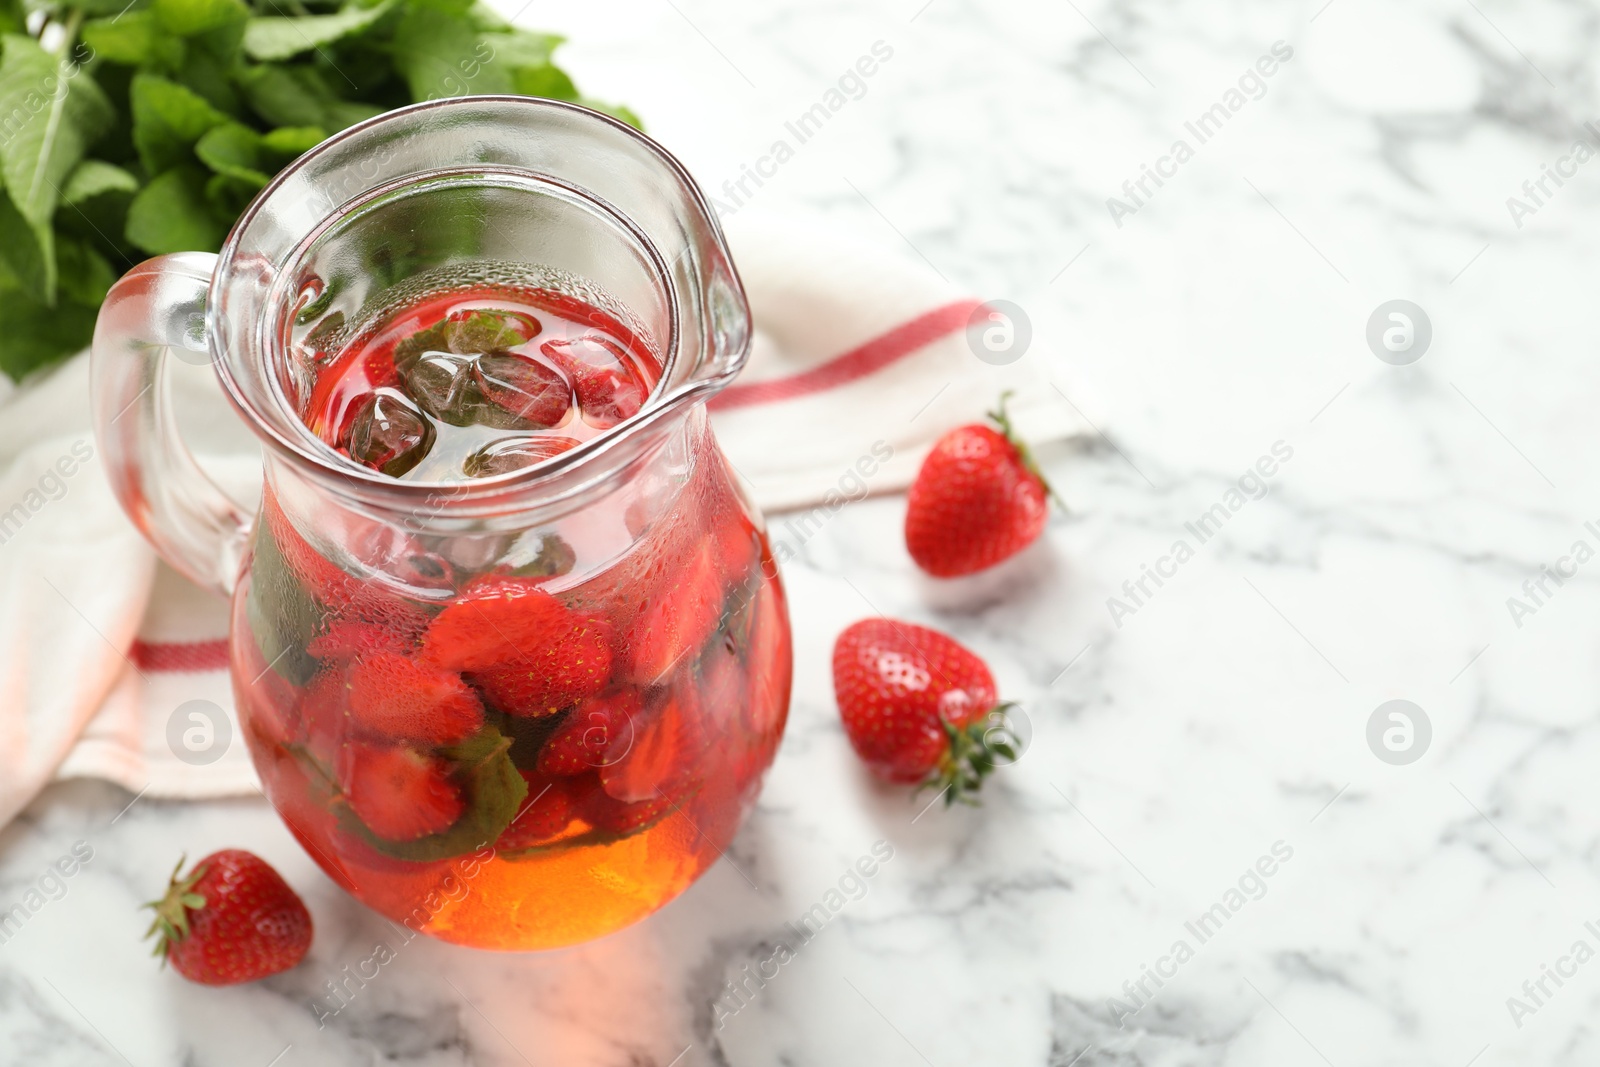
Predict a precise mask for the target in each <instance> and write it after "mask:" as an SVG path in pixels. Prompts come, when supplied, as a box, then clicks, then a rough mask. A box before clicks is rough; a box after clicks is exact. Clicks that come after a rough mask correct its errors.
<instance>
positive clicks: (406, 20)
mask: <svg viewBox="0 0 1600 1067" xmlns="http://www.w3.org/2000/svg"><path fill="white" fill-rule="evenodd" d="M492 36H495V35H486V34H480V33H478V31H477V30H475V29H474V28H473V26H472V24H471V23H470V22H469V21H467V19H466V18H465V17H463V16H458V15H452V14H447V13H446V12H444V11H441V10H439V9H437V8H434V7H428V6H416V7H413V8H411V9H410V10H409V11H407V12H406V13H405V16H404V17H403V18H402V19H401V20H400V24H399V25H398V26H396V27H395V31H394V40H393V41H392V42H391V43H390V48H391V50H392V51H391V54H392V55H393V57H394V65H395V69H396V70H398V71H399V72H400V74H401V75H402V76H404V77H405V79H406V84H407V85H409V86H410V87H411V98H412V99H413V100H437V99H440V98H442V97H449V96H466V95H467V94H469V93H470V94H473V95H484V94H487V93H506V92H510V91H511V78H510V73H509V72H508V71H507V69H506V67H505V65H504V64H497V63H494V62H493V59H494V55H495V51H494V47H493V42H492V41H491V40H489V39H487V38H490V37H492Z"/></svg>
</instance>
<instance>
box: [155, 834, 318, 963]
mask: <svg viewBox="0 0 1600 1067" xmlns="http://www.w3.org/2000/svg"><path fill="white" fill-rule="evenodd" d="M182 869H183V860H181V859H180V860H179V861H178V866H177V867H175V868H173V871H172V880H171V882H170V884H169V885H168V886H167V893H166V896H164V897H162V899H160V900H155V901H151V902H150V903H149V904H147V905H145V906H146V907H148V908H153V909H155V913H156V918H155V922H153V923H151V924H150V930H149V932H148V933H146V934H145V936H146V937H152V936H154V937H156V939H157V940H156V951H155V954H156V955H157V956H161V957H163V958H164V960H166V961H170V962H171V963H172V966H173V969H174V970H176V971H177V972H178V973H179V974H181V975H183V976H184V977H185V978H187V979H189V981H191V982H199V983H201V984H202V985H234V984H236V983H239V982H253V981H255V980H256V979H257V978H265V977H267V975H269V974H277V973H278V972H280V971H287V970H288V969H289V968H290V967H293V966H295V965H296V964H297V963H299V962H300V961H301V960H302V959H303V958H304V957H305V954H306V949H308V948H310V947H311V914H310V912H308V911H306V906H305V904H304V903H303V902H302V901H301V900H300V898H299V897H298V896H296V895H295V891H294V890H293V889H290V888H289V885H288V883H286V882H285V881H284V880H283V877H282V876H281V875H279V874H278V872H277V871H275V870H273V869H272V868H271V867H270V866H268V865H267V862H266V860H263V859H262V858H261V857H259V856H254V855H251V854H250V853H248V852H244V851H241V850H239V849H225V850H223V851H221V852H213V853H212V854H211V855H209V856H207V857H206V858H205V859H203V860H201V861H200V862H199V863H197V864H195V865H194V867H193V869H191V870H190V872H189V874H188V875H187V876H186V877H182V878H180V877H179V876H178V872H179V871H181V870H182Z"/></svg>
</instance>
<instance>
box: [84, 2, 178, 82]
mask: <svg viewBox="0 0 1600 1067" xmlns="http://www.w3.org/2000/svg"><path fill="white" fill-rule="evenodd" d="M83 43H84V44H86V45H88V46H89V47H90V48H92V49H94V54H95V56H96V57H97V58H99V59H103V60H109V61H110V62H112V63H122V64H125V65H127V66H130V67H137V66H147V65H148V66H156V67H161V68H162V69H164V70H167V69H172V68H174V67H177V66H178V64H179V63H181V62H182V60H183V42H182V41H179V40H177V39H175V38H174V37H173V36H172V34H170V33H168V32H167V31H166V30H165V29H163V28H162V27H161V25H160V24H159V23H157V22H156V16H155V12H153V11H130V12H128V13H127V14H125V15H123V16H122V17H120V18H108V19H95V20H94V21H92V22H86V23H84V25H83Z"/></svg>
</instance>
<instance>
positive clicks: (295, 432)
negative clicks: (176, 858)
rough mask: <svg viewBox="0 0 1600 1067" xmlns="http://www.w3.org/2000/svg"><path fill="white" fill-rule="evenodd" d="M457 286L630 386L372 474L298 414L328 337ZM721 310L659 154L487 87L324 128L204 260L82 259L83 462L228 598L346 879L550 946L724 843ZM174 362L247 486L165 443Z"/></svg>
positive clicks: (161, 542) (780, 678) (744, 519)
mask: <svg viewBox="0 0 1600 1067" xmlns="http://www.w3.org/2000/svg"><path fill="white" fill-rule="evenodd" d="M486 285H491V286H494V287H496V291H502V292H503V291H515V292H517V293H520V294H522V295H523V297H525V298H526V300H527V301H529V302H531V303H532V304H534V305H536V306H537V307H539V308H544V309H549V310H550V313H551V314H552V315H558V316H559V317H561V318H562V321H564V322H565V324H566V326H567V327H568V328H571V329H578V330H580V331H581V330H585V329H596V330H605V331H609V332H610V333H611V334H612V335H613V336H621V337H625V338H626V340H627V343H628V344H629V345H630V346H631V347H632V348H633V349H634V350H635V351H637V352H639V353H640V354H641V357H640V358H643V359H646V360H648V361H651V363H652V366H653V367H654V368H655V374H656V376H657V377H658V379H659V380H658V381H657V382H656V383H655V385H654V387H653V389H652V390H651V391H650V392H649V395H648V396H647V397H642V406H638V407H637V410H636V412H633V413H631V414H627V415H625V416H624V417H622V418H621V421H620V422H617V423H616V424H615V425H609V426H607V424H606V423H605V422H604V421H602V422H601V423H600V425H601V426H604V427H606V428H604V429H602V430H599V431H597V432H593V433H591V434H590V435H589V436H587V437H586V438H585V439H583V440H581V441H579V442H576V443H573V442H569V443H568V447H567V450H565V451H561V452H559V454H555V455H553V456H550V457H548V458H543V457H542V456H540V455H534V456H531V457H530V456H520V458H519V456H513V460H514V461H515V462H512V463H509V464H502V465H501V466H490V467H483V465H481V464H480V466H479V469H477V470H476V471H475V473H476V474H477V476H476V477H468V478H457V479H455V480H448V479H434V480H419V479H417V478H411V479H409V480H408V479H405V478H397V477H393V476H391V475H390V474H385V473H382V472H381V471H380V470H374V469H371V468H370V467H369V466H363V465H361V464H360V463H357V462H354V461H353V460H352V459H351V458H350V453H349V450H348V449H346V450H343V451H341V449H340V448H339V447H338V446H339V443H340V442H341V441H342V440H343V438H338V437H335V438H333V439H331V440H330V439H329V438H328V437H327V435H325V434H324V435H320V436H319V434H318V433H316V432H313V429H312V427H311V425H308V423H314V421H315V420H314V419H312V417H311V416H312V412H311V407H312V405H313V394H314V393H315V391H316V387H317V383H318V381H319V377H320V376H321V375H322V374H323V372H324V371H325V370H326V368H327V367H328V366H329V364H330V361H332V360H334V359H335V357H336V355H337V353H339V352H341V351H348V348H349V345H350V344H352V343H354V342H353V341H352V339H353V338H359V337H361V336H363V331H364V330H370V329H371V328H372V327H371V324H373V323H376V322H380V321H383V322H393V321H395V316H396V315H397V314H401V315H403V314H404V313H406V311H407V309H411V308H416V307H419V306H421V305H422V304H423V303H425V302H427V301H429V300H433V301H437V300H439V299H440V298H441V294H443V295H444V296H445V297H448V296H449V295H450V294H452V293H465V292H470V291H477V290H481V289H482V288H483V287H484V286H486ZM544 314H545V312H544V311H538V312H536V313H535V314H534V315H530V316H524V317H525V318H526V319H527V321H529V322H530V323H533V324H534V325H533V326H531V327H530V329H534V330H537V329H540V328H541V327H540V326H539V325H538V323H537V322H536V321H535V320H536V319H537V318H540V317H542V316H544ZM749 341H750V323H749V314H748V308H747V305H746V303H745V299H744V293H743V290H742V289H741V286H740V283H739V279H738V276H737V274H736V273H735V271H734V267H733V264H732V262H731V261H730V259H729V255H728V249H727V247H726V245H725V243H724V240H723V237H722V233H721V230H720V228H719V227H718V225H717V223H716V221H715V219H714V217H713V215H712V214H711V212H710V211H709V209H708V208H707V205H706V202H705V200H704V198H703V197H702V195H701V193H700V191H699V190H698V189H697V188H696V186H695V184H694V182H693V181H692V180H691V179H690V178H689V176H688V174H687V173H686V172H685V171H684V169H683V168H682V166H680V165H679V164H678V163H677V161H675V160H674V159H673V158H672V157H671V156H670V155H668V154H667V153H666V152H665V151H664V150H663V149H662V148H661V147H660V146H659V145H657V144H655V143H654V142H653V141H651V140H650V139H648V138H646V137H644V136H643V135H641V134H640V133H638V132H637V131H635V130H633V129H632V128H630V127H628V126H626V125H624V124H622V123H620V122H617V121H615V120H613V119H611V118H609V117H607V116H604V115H600V114H597V113H595V112H592V111H589V110H586V109H584V108H580V107H576V106H573V105H568V104H562V103H556V102H551V101H544V100H533V99H528V98H521V97H471V98H461V99H454V100H446V101H437V102H430V103H425V104H419V105H416V106H414V107H410V108H405V109H402V110H400V111H396V112H392V113H390V114H388V115H384V116H381V117H379V118H376V119H373V120H371V121H369V122H366V123H363V124H361V125H359V126H355V127H352V128H350V129H348V130H346V131H344V132H343V133H340V134H338V135H337V136H335V137H333V138H332V139H330V140H328V141H326V142H324V143H323V144H322V145H320V146H319V147H318V148H316V149H315V150H313V151H312V152H310V153H309V154H307V155H305V156H303V157H302V158H301V159H300V160H298V161H297V162H296V163H294V164H293V165H292V166H290V167H289V168H288V169H287V170H285V171H284V172H283V173H282V174H280V175H279V176H278V178H277V179H276V180H275V181H273V182H272V184H271V185H269V186H268V187H267V188H266V189H265V190H264V191H263V192H262V193H261V195H260V196H259V197H258V198H257V199H256V200H255V202H254V203H253V204H252V205H251V206H250V208H249V210H248V211H246V213H245V214H244V215H243V217H242V218H241V219H240V220H239V222H238V224H237V225H236V226H235V227H234V229H233V232H232V233H231V234H230V235H229V237H228V240H227V243H226V245H225V246H224V248H223V250H222V252H221V254H220V255H216V256H214V255H209V254H199V253H181V254H176V255H168V256H162V257H158V258H156V259H153V260H150V261H149V262H147V263H144V264H142V265H141V266H139V267H137V268H135V269H134V270H132V271H130V272H129V273H128V274H127V275H126V276H125V277H123V278H122V279H121V280H120V281H119V282H118V283H117V284H116V286H115V287H114V288H113V289H112V290H111V293H110V295H109V296H108V297H107V299H106V301H105V305H104V307H103V308H102V310H101V313H100V318H99V322H98V324H97V328H96V331H95V337H94V347H93V371H94V408H95V421H96V432H97V433H98V435H99V439H100V442H101V447H102V448H103V449H104V454H105V455H106V457H107V463H106V468H107V470H108V472H109V473H110V477H111V480H112V482H113V485H114V488H115V490H116V492H117V495H118V497H119V499H120V500H121V502H122V505H123V507H124V508H125V509H126V510H127V512H128V514H129V515H130V516H131V517H132V519H133V520H134V522H135V523H136V524H137V525H138V526H139V528H140V529H141V530H142V531H143V533H144V534H145V536H146V537H147V538H149V540H150V541H151V542H152V543H153V544H154V545H155V547H156V549H157V550H158V551H159V552H160V554H161V555H162V556H163V557H164V558H165V559H166V560H167V562H169V563H170V564H171V565H172V566H174V567H175V568H176V569H178V570H179V571H181V572H183V573H184V574H185V575H187V576H188V577H189V578H191V579H193V580H194V581H196V582H198V583H200V584H201V585H204V586H208V587H210V588H213V589H217V590H219V591H221V592H223V593H224V594H227V595H228V596H230V597H231V602H232V627H231V636H230V639H229V644H230V649H231V661H232V675H233V687H234V693H235V697H236V700H237V705H238V710H239V718H240V723H241V726H242V732H243V734H244V736H245V738H246V739H247V743H248V745H249V748H250V754H251V756H252V758H253V760H254V762H255V766H256V769H257V771H258V772H259V773H260V777H261V781H262V784H263V787H264V789H265V791H266V794H267V796H268V797H269V798H270V799H271V801H272V803H273V804H274V806H275V807H276V808H277V810H278V812H279V814H280V815H281V816H282V817H283V819H284V820H285V822H286V823H287V824H288V826H289V829H290V830H291V831H292V832H293V834H294V836H295V837H296V838H297V839H298V840H299V841H300V843H301V844H302V845H303V846H304V847H305V848H306V850H307V851H308V852H309V853H310V855H311V856H312V857H313V858H314V859H315V860H316V862H317V863H318V864H319V865H320V866H321V867H322V868H323V870H325V871H326V872H327V873H328V874H329V876H331V877H332V878H333V879H334V880H335V881H337V882H338V883H339V884H340V885H341V886H343V887H344V888H345V889H346V890H348V891H349V892H350V893H352V894H354V895H355V896H356V897H357V898H359V899H360V900H362V901H363V902H364V903H366V904H367V905H369V906H370V907H372V908H374V909H376V910H377V911H379V912H381V913H382V914H384V915H386V916H388V917H389V918H391V919H393V920H395V921H397V922H401V923H404V924H405V925H407V926H408V927H410V928H412V929H414V930H418V931H421V932H425V933H428V934H431V935H433V936H435V937H439V938H442V939H444V940H447V941H454V942H458V943H461V944H467V945H473V946H479V947H486V948H502V949H532V948H548V947H553V946H559V945H566V944H571V943H574V942H578V941H583V940H586V939H589V938H593V937H597V936H599V935H602V934H605V933H608V932H610V931H612V930H615V929H617V928H619V927H622V926H624V925H627V924H629V923H631V922H634V921H636V920H638V919H640V918H642V917H643V916H645V915H647V914H649V913H651V912H652V911H654V910H656V909H657V908H659V907H661V906H662V905H663V904H665V903H666V902H667V901H669V900H671V899H672V898H673V897H674V896H676V895H677V894H678V893H680V892H681V891H682V890H683V889H684V888H685V887H687V886H688V885H689V884H690V883H691V882H692V881H693V880H694V879H695V878H696V877H698V876H699V875H700V874H701V873H702V872H703V871H704V870H705V869H706V868H707V867H708V866H709V865H710V864H711V863H712V862H713V861H715V860H716V859H717V857H718V856H719V855H720V853H721V852H722V850H723V849H724V848H725V847H726V846H727V845H728V843H729V841H730V840H731V838H732V837H733V834H734V833H735V831H736V830H737V828H738V825H739V822H740V820H741V819H742V818H743V816H744V814H745V812H746V811H747V810H748V808H749V806H750V805H751V803H752V801H753V798H754V796H755V792H756V789H757V787H758V785H759V782H760V778H761V776H762V774H763V772H764V771H765V770H766V768H767V766H768V765H769V764H770V763H771V761H772V758H773V755H774V753H775V750H776V747H777V744H778V741H779V738H780V735H781V733H782V730H783V725H784V720H785V717H786V715H787V711H788V700H789V683H790V674H791V658H790V642H789V621H788V612H787V608H786V606H785V601H784V593H783V588H782V585H781V583H780V581H779V577H778V571H777V564H776V561H775V560H774V558H773V556H772V554H771V552H770V549H769V546H768V543H767V540H766V537H765V534H764V532H763V526H762V522H761V519H760V516H759V514H758V512H757V511H756V509H755V508H754V506H753V505H752V504H751V503H750V501H749V500H748V499H746V497H745V496H744V495H743V494H742V492H741V491H740V488H739V486H738V484H737V482H736V480H735V478H734V477H733V476H732V473H731V472H730V469H729V467H728V464H727V462H726V461H725V460H724V458H723V456H722V453H721V452H720V451H719V449H718V447H717V444H716V441H715V440H714V438H713V436H712V433H711V429H710V426H709V423H708V420H707V416H706V401H707V400H708V399H709V398H710V397H711V396H713V395H714V394H715V393H716V392H717V391H718V390H719V389H721V388H722V387H723V386H724V385H726V384H727V383H728V382H729V381H730V380H731V379H732V378H733V377H734V376H735V375H736V374H737V373H738V371H739V369H740V367H741V366H742V365H743V362H744V360H745V358H746V356H747V354H748V350H749ZM172 357H176V358H178V359H181V360H185V361H188V362H206V361H208V362H210V363H211V364H212V365H213V366H214V367H215V370H216V373H217V375H218V377H219V378H220V380H221V383H222V385H223V387H224V390H225V392H226V394H227V396H228V397H229V398H230V400H231V402H232V404H233V405H234V407H235V408H237V410H238V411H239V413H240V415H241V416H242V417H243V418H244V420H245V421H246V423H247V424H248V425H249V426H250V427H251V428H252V430H253V431H254V432H255V434H256V435H257V436H258V437H259V438H260V439H261V441H262V442H263V444H264V446H265V447H264V448H263V455H264V464H265V481H264V488H263V493H262V501H261V507H260V513H259V514H258V515H257V516H254V517H252V516H250V515H248V514H246V513H245V512H243V511H241V510H240V509H239V507H238V506H237V505H236V504H235V503H233V502H232V501H231V500H230V499H229V498H228V497H227V496H226V495H224V494H223V493H222V492H221V490H220V489H219V488H218V487H217V486H216V485H215V484H213V483H212V482H211V481H209V480H208V479H207V477H206V475H205V474H204V473H203V472H202V471H201V470H200V469H199V467H198V466H197V465H196V463H195V461H194V459H193V457H192V456H191V455H190V454H189V453H188V451H186V449H185V448H184V446H183V444H182V442H181V441H180V440H179V439H178V436H177V433H176V426H175V420H174V417H173V415H174V413H173V412H172V410H171V409H170V406H169V403H168V400H167V396H166V392H165V389H164V382H163V377H162V368H163V364H164V362H165V361H166V360H167V359H169V358H172ZM585 411H586V412H587V409H585ZM352 447H353V446H352ZM420 469H421V468H419V470H420ZM391 473H392V472H391Z"/></svg>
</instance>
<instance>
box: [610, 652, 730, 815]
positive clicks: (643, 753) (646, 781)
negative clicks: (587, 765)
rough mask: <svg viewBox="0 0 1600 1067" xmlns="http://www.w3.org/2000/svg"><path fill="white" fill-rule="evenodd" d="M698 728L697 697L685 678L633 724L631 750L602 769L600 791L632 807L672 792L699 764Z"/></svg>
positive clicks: (699, 740)
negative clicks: (602, 790) (633, 804)
mask: <svg viewBox="0 0 1600 1067" xmlns="http://www.w3.org/2000/svg"><path fill="white" fill-rule="evenodd" d="M702 729H703V728H702V724H701V722H700V705H699V698H698V696H697V694H696V693H695V692H694V690H693V688H692V679H685V680H684V684H683V685H680V686H677V687H675V691H674V692H672V693H671V694H669V695H668V697H667V698H666V699H665V700H664V701H662V702H661V703H659V704H658V705H657V706H656V707H655V708H653V709H651V710H650V711H648V712H646V713H645V714H644V715H642V716H640V717H639V719H638V720H637V721H636V722H635V723H634V727H633V744H632V746H631V747H629V748H628V750H627V751H626V752H625V753H623V754H621V755H620V757H619V758H614V759H613V760H612V761H611V762H608V763H606V764H604V765H602V766H601V767H600V785H601V787H602V788H603V789H604V790H605V791H606V792H607V793H608V794H610V795H611V796H612V797H615V798H616V799H617V800H621V801H625V802H630V803H631V802H636V801H643V800H651V799H653V798H655V797H658V796H661V795H663V794H665V793H670V792H674V791H676V790H677V789H679V788H681V787H682V786H683V785H684V784H685V783H686V782H687V781H688V780H689V777H690V775H691V774H693V772H694V768H695V766H696V765H697V764H698V763H699V758H700V755H701V753H702V751H703V746H702V745H701V743H700V742H701V739H702V738H703V737H704V734H703V732H702Z"/></svg>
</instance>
